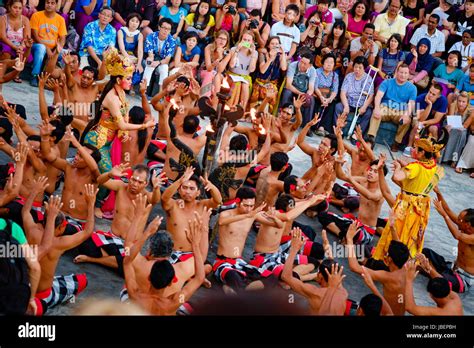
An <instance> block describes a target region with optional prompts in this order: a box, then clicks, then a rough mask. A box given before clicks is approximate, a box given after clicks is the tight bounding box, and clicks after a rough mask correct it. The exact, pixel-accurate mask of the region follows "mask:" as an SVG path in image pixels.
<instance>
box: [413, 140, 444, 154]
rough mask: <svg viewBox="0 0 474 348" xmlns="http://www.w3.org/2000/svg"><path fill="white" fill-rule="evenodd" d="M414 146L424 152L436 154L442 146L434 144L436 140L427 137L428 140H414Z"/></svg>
mask: <svg viewBox="0 0 474 348" xmlns="http://www.w3.org/2000/svg"><path fill="white" fill-rule="evenodd" d="M415 146H416V147H419V148H421V149H423V150H425V151H426V152H432V153H437V152H440V151H441V150H442V149H443V147H444V144H438V143H436V139H435V138H433V137H431V136H429V137H428V138H417V139H415Z"/></svg>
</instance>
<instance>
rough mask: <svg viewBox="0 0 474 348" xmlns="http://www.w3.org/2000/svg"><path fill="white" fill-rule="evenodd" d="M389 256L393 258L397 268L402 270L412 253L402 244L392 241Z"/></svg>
mask: <svg viewBox="0 0 474 348" xmlns="http://www.w3.org/2000/svg"><path fill="white" fill-rule="evenodd" d="M388 256H390V257H391V258H392V260H393V263H394V264H395V266H397V267H398V268H399V269H401V268H402V267H403V265H404V264H405V263H406V262H407V261H408V259H409V258H410V251H409V250H408V247H407V246H406V245H405V244H403V243H402V242H399V241H396V240H392V241H391V242H390V245H389V246H388Z"/></svg>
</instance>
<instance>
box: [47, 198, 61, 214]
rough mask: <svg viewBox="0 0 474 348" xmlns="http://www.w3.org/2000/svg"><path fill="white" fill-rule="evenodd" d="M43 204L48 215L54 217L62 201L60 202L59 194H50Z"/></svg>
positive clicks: (59, 209)
mask: <svg viewBox="0 0 474 348" xmlns="http://www.w3.org/2000/svg"><path fill="white" fill-rule="evenodd" d="M45 206H46V213H47V215H48V217H49V216H52V217H54V218H56V216H58V214H59V212H60V211H61V208H62V206H63V203H62V202H61V196H54V195H51V196H50V197H49V202H47V203H45Z"/></svg>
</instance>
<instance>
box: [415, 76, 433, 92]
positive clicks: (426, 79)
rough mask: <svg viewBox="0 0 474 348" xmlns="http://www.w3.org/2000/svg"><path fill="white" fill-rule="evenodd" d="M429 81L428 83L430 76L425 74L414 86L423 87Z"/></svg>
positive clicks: (426, 85)
mask: <svg viewBox="0 0 474 348" xmlns="http://www.w3.org/2000/svg"><path fill="white" fill-rule="evenodd" d="M429 83H430V77H429V76H428V75H426V76H425V77H423V78H422V79H421V80H420V81H418V82H416V83H415V86H417V87H420V88H422V89H425V88H426V87H428V84H429Z"/></svg>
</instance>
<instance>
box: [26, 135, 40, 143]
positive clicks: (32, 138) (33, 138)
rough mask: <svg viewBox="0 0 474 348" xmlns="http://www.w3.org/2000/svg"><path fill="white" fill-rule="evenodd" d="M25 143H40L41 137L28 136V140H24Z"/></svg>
mask: <svg viewBox="0 0 474 348" xmlns="http://www.w3.org/2000/svg"><path fill="white" fill-rule="evenodd" d="M26 140H27V141H37V142H39V143H40V142H41V137H40V136H39V135H29V136H28V138H26Z"/></svg>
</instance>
